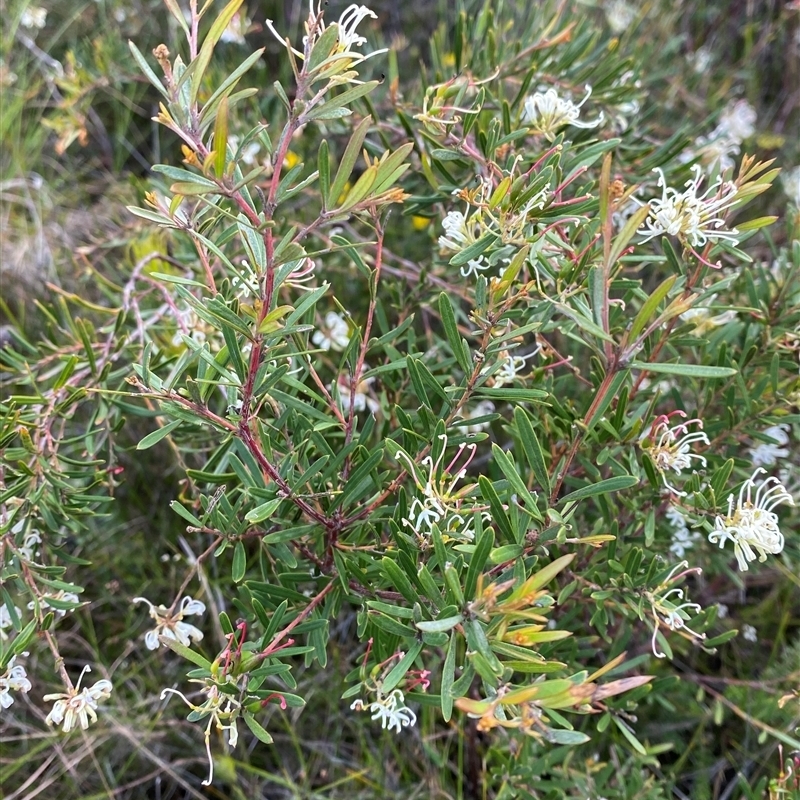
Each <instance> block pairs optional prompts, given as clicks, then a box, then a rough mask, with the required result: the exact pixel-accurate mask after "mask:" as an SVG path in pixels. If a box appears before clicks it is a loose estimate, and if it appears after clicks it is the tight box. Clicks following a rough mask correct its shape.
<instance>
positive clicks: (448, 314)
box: [439, 292, 472, 375]
mask: <svg viewBox="0 0 800 800" xmlns="http://www.w3.org/2000/svg"><path fill="white" fill-rule="evenodd" d="M439 314H440V315H441V317H442V325H443V326H444V332H445V335H446V336H447V341H448V343H449V344H450V349H451V350H452V351H453V355H454V356H455V357H456V361H458V365H459V366H460V367H461V369H462V370H464V374H465V375H470V374H471V373H472V365H471V364H470V363H469V359H468V358H467V356H466V353H465V352H464V349H463V348H462V347H461V336H460V335H459V333H458V325H456V316H455V313H454V312H453V305H452V303H451V302H450V297H449V296H448V295H447V293H446V292H442V293H441V294H440V295H439Z"/></svg>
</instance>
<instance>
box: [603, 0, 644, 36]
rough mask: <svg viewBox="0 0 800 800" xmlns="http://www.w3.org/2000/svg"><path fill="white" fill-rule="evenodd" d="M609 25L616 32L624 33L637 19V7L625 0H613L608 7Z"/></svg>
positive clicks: (607, 17)
mask: <svg viewBox="0 0 800 800" xmlns="http://www.w3.org/2000/svg"><path fill="white" fill-rule="evenodd" d="M605 12H606V19H607V20H608V27H609V28H611V30H612V31H613V32H614V33H615V34H619V33H624V32H625V31H626V30H628V28H630V26H631V24H632V23H633V21H634V20H635V19H636V9H635V8H634V7H633V6H631V5H628V3H626V2H625V0H612V2H610V3H609V4H608V5H607V6H606V7H605Z"/></svg>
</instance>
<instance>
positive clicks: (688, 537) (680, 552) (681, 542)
mask: <svg viewBox="0 0 800 800" xmlns="http://www.w3.org/2000/svg"><path fill="white" fill-rule="evenodd" d="M666 517H667V519H668V520H669V522H670V524H671V525H672V528H673V531H672V543H671V544H670V546H669V551H670V553H672V554H673V555H674V556H676V557H677V558H680V559H682V558H683V557H684V556H685V555H686V551H687V550H691V549H692V548H693V547H694V543H695V542H696V541H698V540H699V539H700V538H701V536H700V532H699V531H690V530H689V526H688V524H687V522H686V517H684V516H683V514H682V513H681V511H680V509H678V508H676V507H675V506H670V507H669V509H667V513H666Z"/></svg>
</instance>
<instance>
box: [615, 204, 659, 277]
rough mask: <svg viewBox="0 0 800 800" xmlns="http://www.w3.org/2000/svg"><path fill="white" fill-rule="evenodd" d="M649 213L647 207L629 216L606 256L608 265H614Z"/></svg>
mask: <svg viewBox="0 0 800 800" xmlns="http://www.w3.org/2000/svg"><path fill="white" fill-rule="evenodd" d="M649 213H650V207H649V206H642V207H641V208H638V209H637V210H636V211H634V212H633V214H631V216H630V217H629V218H628V221H627V222H626V223H625V227H624V228H623V229H622V230H621V231H620V232H619V233H618V234H617V238H616V239H614V243H613V244H612V245H611V252H610V253H609V256H608V263H609V265H613V264H615V263H616V261H617V259H618V258H619V257H620V254H621V253H622V251H623V250H624V249H625V248H626V247H627V246H628V242H630V240H631V239H633V237H634V236H635V235H636V231H637V230H638V229H639V228H640V227H641V226H642V223H643V222H644V221H645V219H647V215H648V214H649Z"/></svg>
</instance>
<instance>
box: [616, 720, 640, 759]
mask: <svg viewBox="0 0 800 800" xmlns="http://www.w3.org/2000/svg"><path fill="white" fill-rule="evenodd" d="M612 719H613V721H614V724H615V725H616V726H617V728H618V729H619V732H620V733H621V734H622V735H623V736H624V737H625V738H626V739H627V741H628V744H630V746H631V747H632V748H633V749H634V750H635V751H636V752H637V753H639V754H640V755H643V756H646V755H647V750H645V749H644V746H643V745H642V743H641V742H640V741H639V740H638V739H637V738H636V737H635V736H634V735H633V732H632V731H630V730H629V729H628V726H627V725H626V724H625V723H624V722H623V721H622V720H621V719H619V717H612Z"/></svg>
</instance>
